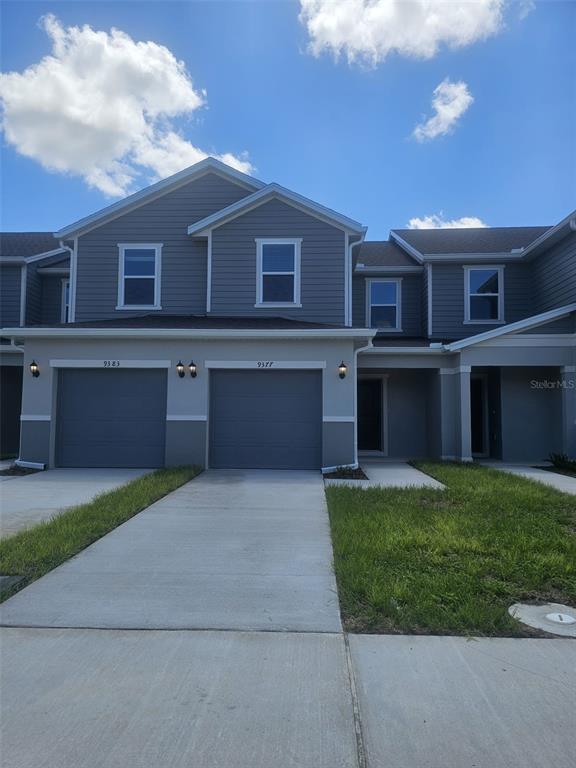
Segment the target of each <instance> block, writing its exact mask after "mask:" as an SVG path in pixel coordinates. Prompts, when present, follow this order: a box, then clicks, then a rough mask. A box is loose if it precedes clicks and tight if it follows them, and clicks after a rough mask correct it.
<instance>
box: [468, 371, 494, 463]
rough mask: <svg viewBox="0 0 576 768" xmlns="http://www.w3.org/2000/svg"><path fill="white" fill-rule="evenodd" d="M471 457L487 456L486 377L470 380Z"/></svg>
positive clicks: (474, 377) (475, 377)
mask: <svg viewBox="0 0 576 768" xmlns="http://www.w3.org/2000/svg"><path fill="white" fill-rule="evenodd" d="M470 417H471V424H470V426H471V433H472V434H471V438H472V455H473V456H478V457H482V456H488V455H489V447H488V439H489V436H488V381H487V378H486V376H484V375H478V376H472V377H471V378H470Z"/></svg>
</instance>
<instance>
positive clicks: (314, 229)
mask: <svg viewBox="0 0 576 768" xmlns="http://www.w3.org/2000/svg"><path fill="white" fill-rule="evenodd" d="M256 238H271V239H272V238H294V239H296V238H301V239H302V243H301V270H300V285H301V287H300V298H301V304H302V307H301V308H297V307H294V308H292V307H288V308H286V307H282V308H274V307H255V306H254V305H255V304H256V298H257V289H256V283H257V246H256ZM345 249H346V236H345V233H344V231H343V230H341V229H338V228H336V227H333V226H331V225H330V224H327V223H325V222H323V221H321V220H319V219H318V218H316V217H315V216H311V215H310V214H307V213H305V212H304V211H302V210H300V209H298V208H295V207H294V206H292V205H289V204H288V203H285V202H283V201H281V200H278V199H273V200H270V201H269V202H267V203H263V204H262V205H260V206H258V207H257V208H254V209H253V210H251V211H248V212H247V213H245V214H243V215H242V216H238V217H237V218H236V219H233V220H232V221H230V222H228V223H227V224H223V225H222V226H221V227H218V228H216V229H214V230H213V232H212V308H211V311H212V314H214V315H241V316H248V315H250V316H257V317H266V316H270V315H274V316H278V315H281V316H283V317H291V318H296V319H299V320H309V321H314V322H320V323H336V324H343V323H344V302H345V292H344V282H345V261H346V259H345V256H346V252H345Z"/></svg>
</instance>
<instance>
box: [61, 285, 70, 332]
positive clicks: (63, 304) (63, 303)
mask: <svg viewBox="0 0 576 768" xmlns="http://www.w3.org/2000/svg"><path fill="white" fill-rule="evenodd" d="M66 285H68V319H66ZM60 291H61V292H60V322H61V323H69V322H70V308H71V306H72V301H71V299H72V289H71V283H70V278H69V277H63V278H62V287H61V289H60Z"/></svg>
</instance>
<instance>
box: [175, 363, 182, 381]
mask: <svg viewBox="0 0 576 768" xmlns="http://www.w3.org/2000/svg"><path fill="white" fill-rule="evenodd" d="M176 373H177V374H178V376H180V378H181V379H183V378H184V363H183V362H182V360H178V362H177V363H176Z"/></svg>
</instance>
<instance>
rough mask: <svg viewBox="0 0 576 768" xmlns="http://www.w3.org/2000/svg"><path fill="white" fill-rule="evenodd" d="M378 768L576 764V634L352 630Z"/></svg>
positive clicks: (371, 759)
mask: <svg viewBox="0 0 576 768" xmlns="http://www.w3.org/2000/svg"><path fill="white" fill-rule="evenodd" d="M350 649H351V654H352V660H353V667H354V672H355V676H356V683H357V690H358V696H359V709H360V718H361V722H362V731H363V735H364V744H365V748H366V754H367V758H368V760H367V762H368V768H381V766H385V767H386V768H423V767H424V766H426V767H428V766H430V768H463V767H464V766H475V767H476V768H573V766H574V765H576V741H575V740H574V724H575V720H574V712H575V706H576V694H575V691H576V643H575V642H574V641H572V640H569V639H561V640H551V639H535V640H531V639H512V638H480V639H477V640H468V639H466V638H463V637H409V636H391V635H389V636H386V635H380V636H377V635H351V636H350Z"/></svg>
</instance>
